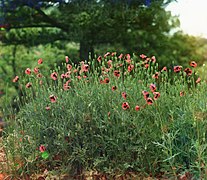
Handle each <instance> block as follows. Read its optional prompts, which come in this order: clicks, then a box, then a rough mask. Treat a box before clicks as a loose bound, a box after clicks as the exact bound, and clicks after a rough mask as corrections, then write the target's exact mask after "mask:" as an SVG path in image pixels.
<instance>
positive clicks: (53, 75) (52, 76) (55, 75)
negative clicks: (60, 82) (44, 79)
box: [50, 72, 58, 81]
mask: <svg viewBox="0 0 207 180" xmlns="http://www.w3.org/2000/svg"><path fill="white" fill-rule="evenodd" d="M50 77H51V78H52V79H53V80H54V81H55V80H57V77H58V74H57V73H56V72H53V73H52V74H51V75H50Z"/></svg>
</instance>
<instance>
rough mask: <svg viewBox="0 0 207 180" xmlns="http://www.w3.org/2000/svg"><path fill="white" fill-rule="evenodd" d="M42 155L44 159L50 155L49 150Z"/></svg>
mask: <svg viewBox="0 0 207 180" xmlns="http://www.w3.org/2000/svg"><path fill="white" fill-rule="evenodd" d="M41 156H42V158H43V159H47V158H48V157H49V153H48V152H47V151H45V152H43V153H42V155H41Z"/></svg>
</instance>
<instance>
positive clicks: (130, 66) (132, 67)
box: [127, 64, 134, 72]
mask: <svg viewBox="0 0 207 180" xmlns="http://www.w3.org/2000/svg"><path fill="white" fill-rule="evenodd" d="M127 69H128V72H131V71H132V70H133V69H134V65H132V64H130V65H129V66H128V68H127Z"/></svg>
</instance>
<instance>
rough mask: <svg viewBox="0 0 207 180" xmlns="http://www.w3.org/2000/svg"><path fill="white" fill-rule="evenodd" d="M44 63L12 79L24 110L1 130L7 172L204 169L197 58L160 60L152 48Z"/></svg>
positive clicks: (176, 172) (171, 173)
mask: <svg viewBox="0 0 207 180" xmlns="http://www.w3.org/2000/svg"><path fill="white" fill-rule="evenodd" d="M66 61H67V58H66ZM44 63H45V62H44V61H43V64H40V63H39V64H37V63H36V66H37V67H38V72H36V73H34V72H31V73H30V70H29V69H27V71H25V73H26V74H25V75H23V77H22V76H20V77H19V81H18V82H15V83H18V85H19V87H21V91H22V93H23V96H22V97H19V98H17V100H16V101H17V103H18V104H19V108H20V111H19V112H18V113H16V114H15V115H14V116H12V117H11V118H8V124H9V125H8V127H7V128H6V129H5V132H4V137H3V139H4V140H3V142H4V147H5V150H6V154H7V159H8V163H9V166H10V168H9V170H10V173H13V174H14V175H16V176H17V175H19V176H20V175H22V174H23V173H26V174H35V173H43V172H44V171H45V170H47V171H56V172H57V173H59V174H64V173H69V174H70V175H71V174H73V175H82V176H84V174H85V173H86V172H87V171H97V172H99V173H105V174H106V175H107V176H109V177H113V176H114V175H117V174H120V175H121V174H124V173H127V172H134V173H139V174H141V176H149V175H151V176H153V177H157V176H159V175H160V174H161V175H162V176H163V177H165V178H170V177H175V178H176V177H178V176H181V175H182V176H183V174H184V175H186V174H188V175H189V176H192V177H195V178H202V177H204V176H205V167H206V158H205V157H206V142H205V139H206V125H207V123H206V122H207V121H206V120H207V119H206V118H207V116H206V95H205V88H206V84H205V83H204V82H200V78H199V77H198V76H197V75H196V69H195V68H196V66H197V64H196V63H195V62H191V64H190V65H191V66H192V67H188V69H187V68H186V69H185V68H184V67H181V66H174V67H173V68H166V67H163V68H162V67H159V65H158V63H156V58H155V57H154V56H153V57H150V58H149V57H147V56H145V55H144V54H142V55H140V56H135V55H134V56H133V57H130V55H129V54H127V55H122V54H121V55H120V56H117V55H116V53H106V54H105V55H104V56H99V57H98V58H97V59H93V60H91V61H90V62H84V61H82V62H80V64H73V63H70V64H69V62H66V63H62V64H60V65H59V66H58V67H56V68H55V69H54V70H53V71H51V72H48V71H47V70H46V71H45V70H44ZM28 68H29V67H28ZM28 83H30V84H28ZM5 115H7V116H9V115H10V114H5Z"/></svg>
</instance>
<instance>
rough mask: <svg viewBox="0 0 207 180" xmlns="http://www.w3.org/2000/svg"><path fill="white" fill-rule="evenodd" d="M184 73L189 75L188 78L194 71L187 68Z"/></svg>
mask: <svg viewBox="0 0 207 180" xmlns="http://www.w3.org/2000/svg"><path fill="white" fill-rule="evenodd" d="M184 72H185V73H186V74H187V76H190V75H191V74H192V70H191V69H190V68H185V70H184Z"/></svg>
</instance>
